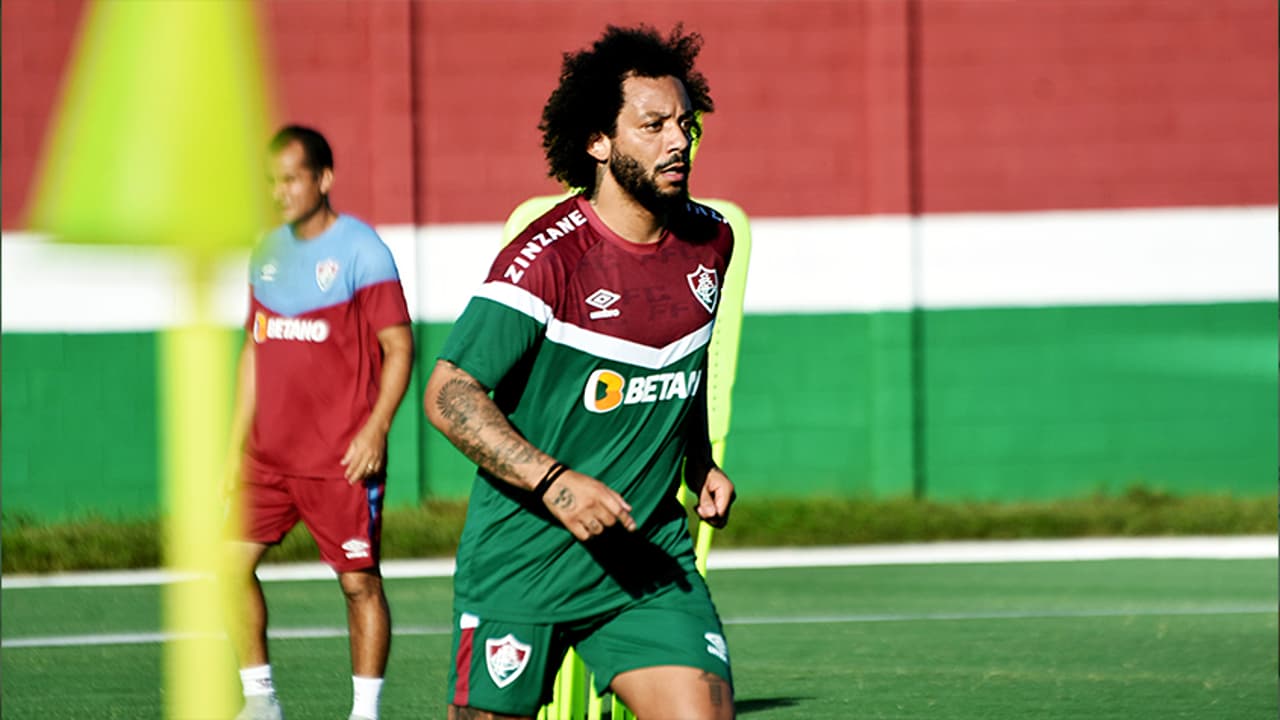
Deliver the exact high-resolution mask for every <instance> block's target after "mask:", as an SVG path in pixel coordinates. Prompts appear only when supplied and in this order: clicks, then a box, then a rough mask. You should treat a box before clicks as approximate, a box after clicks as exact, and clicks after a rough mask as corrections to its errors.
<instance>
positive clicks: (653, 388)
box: [582, 370, 702, 413]
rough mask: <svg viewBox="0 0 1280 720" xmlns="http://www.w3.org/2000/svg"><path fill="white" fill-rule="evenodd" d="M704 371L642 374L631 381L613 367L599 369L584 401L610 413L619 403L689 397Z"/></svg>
mask: <svg viewBox="0 0 1280 720" xmlns="http://www.w3.org/2000/svg"><path fill="white" fill-rule="evenodd" d="M701 380H702V371H701V370H690V371H689V372H687V373H686V372H678V371H677V372H665V373H657V374H655V375H640V376H638V377H633V378H631V379H630V380H628V379H627V378H624V377H622V376H621V375H619V374H618V373H616V372H614V371H612V370H596V371H595V372H593V373H591V377H588V378H587V387H586V388H584V389H583V391H582V404H583V405H584V406H585V407H586V408H587V410H589V411H591V412H593V413H607V412H609V411H610V410H614V409H617V407H618V406H619V405H637V404H641V403H644V404H648V403H655V402H665V401H667V400H671V399H673V398H678V399H680V400H685V399H687V398H690V397H693V394H694V393H695V392H697V391H698V382H699V381H701Z"/></svg>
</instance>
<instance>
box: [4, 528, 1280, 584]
mask: <svg viewBox="0 0 1280 720" xmlns="http://www.w3.org/2000/svg"><path fill="white" fill-rule="evenodd" d="M1278 548H1280V544H1278V543H1277V538H1276V537H1275V536H1272V535H1241V536H1228V537H1199V536H1197V537H1167V538H1081V539H1067V540H976V541H948V542H932V543H907V544H900V545H848V546H840V547H795V548H766V549H756V550H738V549H723V550H714V549H713V550H712V552H711V556H710V557H709V558H708V559H707V566H708V568H709V569H711V570H740V569H754V568H789V567H845V566H855V565H929V564H949V563H1003V562H1069V561H1086V560H1128V559H1162V558H1167V559H1221V560H1235V559H1250V558H1276V557H1280V552H1278V551H1277V549H1278ZM453 570H454V560H453V558H433V559H426V560H388V561H386V562H384V563H383V564H382V574H383V576H384V577H387V578H422V577H451V576H452V575H453ZM258 577H259V578H260V579H261V580H263V581H265V582H277V581H296V580H332V579H334V577H335V575H334V573H333V571H332V570H331V569H329V567H328V566H326V565H323V564H321V563H297V564H282V565H270V564H268V565H263V566H262V567H261V568H259V570H258ZM190 578H192V575H191V574H190V573H186V574H184V573H177V572H173V571H169V570H160V569H155V570H113V571H106V572H77V573H58V574H52V575H7V576H3V577H0V588H3V589H5V590H19V589H31V588H47V587H111V586H130V585H160V584H164V583H170V582H176V581H180V580H183V579H190Z"/></svg>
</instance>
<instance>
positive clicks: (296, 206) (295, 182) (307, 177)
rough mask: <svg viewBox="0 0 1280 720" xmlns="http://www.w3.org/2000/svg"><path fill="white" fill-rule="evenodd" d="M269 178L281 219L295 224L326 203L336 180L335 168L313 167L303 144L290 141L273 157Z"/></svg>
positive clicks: (313, 213)
mask: <svg viewBox="0 0 1280 720" xmlns="http://www.w3.org/2000/svg"><path fill="white" fill-rule="evenodd" d="M267 182H268V183H270V185H271V197H272V199H273V200H275V203H276V210H278V211H279V212H280V219H281V220H283V221H284V222H286V223H289V224H290V225H292V224H296V223H299V222H302V221H304V220H306V219H307V218H310V217H312V216H313V215H315V214H316V213H317V212H319V210H320V209H321V208H322V207H324V196H325V195H326V194H327V193H328V192H329V186H330V185H331V184H332V183H333V171H332V170H329V169H325V170H323V171H321V172H316V171H315V170H312V169H311V167H310V166H309V165H308V164H307V153H306V150H304V149H303V147H302V144H301V143H298V142H291V143H289V144H288V145H286V146H284V148H283V149H281V150H280V152H278V153H276V154H275V155H274V156H273V157H272V158H271V163H270V166H269V169H268V173H267Z"/></svg>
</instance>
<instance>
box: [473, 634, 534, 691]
mask: <svg viewBox="0 0 1280 720" xmlns="http://www.w3.org/2000/svg"><path fill="white" fill-rule="evenodd" d="M532 649H533V648H532V647H531V646H529V645H526V644H525V643H522V642H520V641H519V640H517V639H516V636H515V635H512V634H511V633H507V634H506V635H504V636H502V637H500V638H498V639H496V640H495V639H493V638H489V639H487V640H485V641H484V663H485V665H486V666H487V667H488V668H489V677H491V678H493V684H494V685H497V686H498V687H500V688H504V687H506V686H508V685H510V684H511V683H513V682H515V680H516V678H518V677H520V673H522V672H524V668H525V666H526V665H528V664H529V651H530V650H532Z"/></svg>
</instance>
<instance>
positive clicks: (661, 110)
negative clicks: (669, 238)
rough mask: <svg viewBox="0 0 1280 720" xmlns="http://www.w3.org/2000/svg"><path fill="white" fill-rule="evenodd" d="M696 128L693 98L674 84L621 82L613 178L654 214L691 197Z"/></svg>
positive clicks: (647, 80)
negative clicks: (692, 157)
mask: <svg viewBox="0 0 1280 720" xmlns="http://www.w3.org/2000/svg"><path fill="white" fill-rule="evenodd" d="M695 122H696V121H695V118H694V113H693V109H692V107H691V103H690V102H689V95H688V93H686V92H685V89H684V84H683V83H681V82H680V81H679V80H677V79H676V78H673V77H670V76H667V77H660V78H646V77H635V76H632V77H628V78H627V79H626V80H624V81H623V82H622V110H621V111H619V113H618V127H617V131H616V132H615V133H614V136H613V137H612V138H611V141H612V142H611V147H610V152H609V165H608V167H609V172H610V173H611V174H612V175H613V177H614V179H615V180H617V182H618V184H619V185H620V186H621V187H622V188H623V189H624V190H626V191H627V193H629V194H630V195H631V196H632V197H634V198H635V199H636V201H637V202H639V203H640V204H641V205H642V206H644V207H645V208H646V209H648V210H650V211H651V212H654V213H655V214H656V213H660V212H662V211H663V210H664V209H665V208H668V207H670V206H671V205H673V204H676V203H682V202H684V201H685V200H686V199H687V198H688V197H689V172H690V171H691V169H692V168H691V165H690V162H689V150H690V148H691V147H692V139H693V131H694V124H695Z"/></svg>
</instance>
